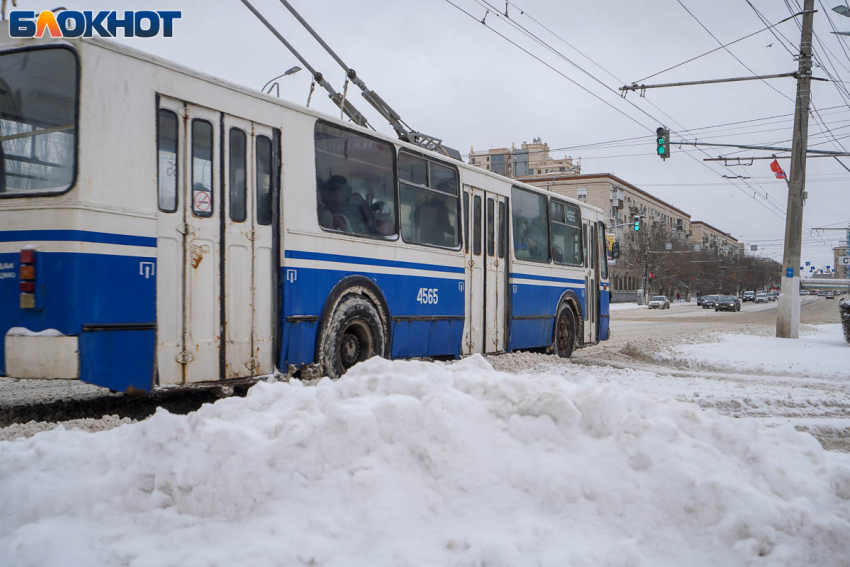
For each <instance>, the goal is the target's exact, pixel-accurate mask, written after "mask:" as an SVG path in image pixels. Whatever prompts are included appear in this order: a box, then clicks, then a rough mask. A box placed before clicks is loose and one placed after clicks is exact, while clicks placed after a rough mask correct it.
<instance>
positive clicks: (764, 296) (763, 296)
mask: <svg viewBox="0 0 850 567" xmlns="http://www.w3.org/2000/svg"><path fill="white" fill-rule="evenodd" d="M768 301H770V300H769V299H768V298H767V294H766V293H759V294H758V295H756V303H767V302H768Z"/></svg>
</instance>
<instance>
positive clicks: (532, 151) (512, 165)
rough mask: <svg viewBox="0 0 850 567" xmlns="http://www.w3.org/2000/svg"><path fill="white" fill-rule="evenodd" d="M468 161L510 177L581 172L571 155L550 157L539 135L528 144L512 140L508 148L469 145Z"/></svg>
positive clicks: (547, 145) (546, 146)
mask: <svg viewBox="0 0 850 567" xmlns="http://www.w3.org/2000/svg"><path fill="white" fill-rule="evenodd" d="M469 163H470V165H475V166H477V167H480V168H481V169H486V170H487V171H492V172H493V173H498V174H499V175H504V176H505V177H512V178H518V177H526V176H529V175H533V176H538V175H552V174H560V175H577V174H579V173H581V165H580V164H576V163H573V158H571V157H565V158H562V159H552V158H551V157H550V156H549V144H544V143H543V142H542V141H541V140H540V138H534V140H533V141H532V142H531V143H530V144H529V143H527V142H523V143H522V146H520V148H519V149H517V148H516V145H514V144H511V149H508V148H495V149H491V150H487V151H480V152H476V151H475V148H470V149H469Z"/></svg>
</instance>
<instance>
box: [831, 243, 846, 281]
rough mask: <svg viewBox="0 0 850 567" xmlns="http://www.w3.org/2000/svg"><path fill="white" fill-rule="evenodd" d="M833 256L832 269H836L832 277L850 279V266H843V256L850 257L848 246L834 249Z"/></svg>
mask: <svg viewBox="0 0 850 567" xmlns="http://www.w3.org/2000/svg"><path fill="white" fill-rule="evenodd" d="M832 255H833V261H832V267H833V268H834V272H833V276H832V277H834V278H841V279H850V266H842V265H841V258H842V257H843V256H850V248H848V247H847V246H839V247H837V248H833V249H832Z"/></svg>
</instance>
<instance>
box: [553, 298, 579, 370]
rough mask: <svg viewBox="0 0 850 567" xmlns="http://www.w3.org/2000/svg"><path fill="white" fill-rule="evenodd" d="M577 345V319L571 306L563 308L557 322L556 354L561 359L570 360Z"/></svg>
mask: <svg viewBox="0 0 850 567" xmlns="http://www.w3.org/2000/svg"><path fill="white" fill-rule="evenodd" d="M575 344H576V318H575V315H573V310H572V309H570V307H569V305H564V306H562V307H561V311H560V312H559V313H558V318H557V319H556V322H555V352H557V353H558V356H560V357H561V358H569V357H570V356H572V354H573V348H575Z"/></svg>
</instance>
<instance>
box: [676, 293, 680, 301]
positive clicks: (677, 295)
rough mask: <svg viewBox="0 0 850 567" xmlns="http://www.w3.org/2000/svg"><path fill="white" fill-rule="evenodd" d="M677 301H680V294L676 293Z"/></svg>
mask: <svg viewBox="0 0 850 567" xmlns="http://www.w3.org/2000/svg"><path fill="white" fill-rule="evenodd" d="M676 301H679V292H678V291H677V292H676Z"/></svg>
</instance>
